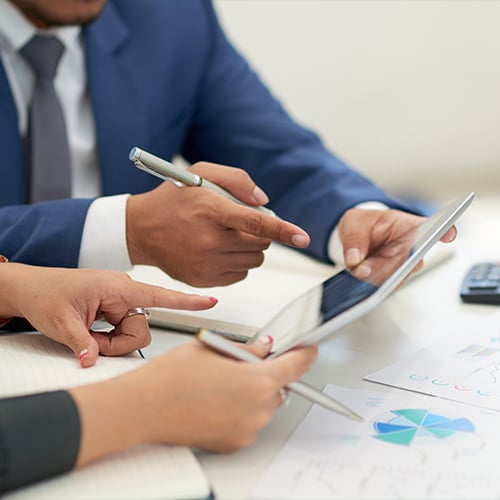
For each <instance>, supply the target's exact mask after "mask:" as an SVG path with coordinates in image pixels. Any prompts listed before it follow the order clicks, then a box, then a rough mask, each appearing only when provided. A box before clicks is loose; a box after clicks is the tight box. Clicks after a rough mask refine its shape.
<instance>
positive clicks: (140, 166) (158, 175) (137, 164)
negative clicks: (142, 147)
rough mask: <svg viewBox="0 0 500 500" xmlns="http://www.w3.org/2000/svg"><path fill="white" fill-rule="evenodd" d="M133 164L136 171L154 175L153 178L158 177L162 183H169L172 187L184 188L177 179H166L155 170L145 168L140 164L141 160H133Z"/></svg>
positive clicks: (165, 176) (166, 177)
mask: <svg viewBox="0 0 500 500" xmlns="http://www.w3.org/2000/svg"><path fill="white" fill-rule="evenodd" d="M133 162H134V164H135V166H136V167H137V168H138V169H140V170H143V171H144V172H147V173H148V174H151V175H154V176H155V177H158V178H160V179H161V180H163V181H169V182H171V183H172V184H173V185H174V186H176V187H178V188H182V187H185V186H186V185H185V184H184V183H183V182H181V181H178V180H177V179H173V178H172V177H168V176H167V175H162V174H160V173H158V172H156V171H155V170H153V169H151V168H149V167H147V166H146V165H144V163H142V161H141V160H133Z"/></svg>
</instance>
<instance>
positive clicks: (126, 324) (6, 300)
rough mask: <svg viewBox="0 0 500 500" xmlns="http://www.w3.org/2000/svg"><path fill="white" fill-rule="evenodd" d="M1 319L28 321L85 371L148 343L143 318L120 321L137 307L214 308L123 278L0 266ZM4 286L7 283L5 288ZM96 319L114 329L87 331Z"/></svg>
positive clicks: (203, 299)
mask: <svg viewBox="0 0 500 500" xmlns="http://www.w3.org/2000/svg"><path fill="white" fill-rule="evenodd" d="M0 273H1V274H0V284H2V285H4V286H3V287H2V288H1V290H2V291H1V292H0V293H1V295H2V306H0V307H2V309H1V311H0V316H2V315H5V316H20V317H24V318H26V319H27V320H28V321H29V322H30V323H31V324H32V325H33V327H34V328H36V329H37V330H39V331H40V332H41V333H43V334H44V335H46V336H47V337H50V338H51V339H53V340H56V341H57V342H60V343H61V344H64V345H66V346H68V347H69V348H70V349H71V350H72V351H73V352H74V353H75V356H76V357H77V358H79V360H80V364H81V365H82V366H83V367H89V366H93V365H94V364H95V362H96V359H97V356H98V355H99V354H104V355H107V356H118V355H121V354H126V353H129V352H132V351H134V350H136V349H140V348H142V347H145V346H147V345H148V344H149V343H150V341H151V335H150V332H149V326H148V323H147V321H146V319H145V317H144V316H143V315H135V316H130V317H127V318H125V319H124V317H125V315H126V314H127V311H128V310H129V309H132V308H138V307H167V308H171V309H188V310H200V309H209V308H210V307H213V306H214V305H215V304H216V303H217V300H216V299H214V298H213V297H207V296H200V295H189V294H184V293H180V292H175V291H172V290H167V289H165V288H161V287H158V286H152V285H147V284H145V283H139V282H137V281H133V280H132V279H131V278H130V277H129V276H128V275H127V274H125V273H121V272H115V271H101V270H91V269H58V268H57V269H56V268H42V267H34V266H26V265H22V264H14V263H8V264H2V268H1V269H0ZM4 282H5V283H4ZM96 319H105V320H106V321H108V322H109V323H110V324H111V325H114V329H113V330H111V331H110V332H108V333H99V332H94V331H92V330H91V325H92V323H93V322H94V321H95V320H96Z"/></svg>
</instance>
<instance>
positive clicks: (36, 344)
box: [0, 333, 144, 397]
mask: <svg viewBox="0 0 500 500" xmlns="http://www.w3.org/2000/svg"><path fill="white" fill-rule="evenodd" d="M0 360H1V361H0V380H1V382H0V396H2V397H6V396H15V395H21V394H27V393H32V392H41V391H46V390H55V389H63V388H67V387H73V386H76V385H82V384H88V383H93V382H97V381H99V380H104V379H107V378H110V377H113V376H115V375H119V374H120V373H124V372H126V371H129V370H132V369H133V368H136V367H138V366H140V365H142V364H143V363H144V360H143V359H142V358H140V357H139V355H138V354H130V355H128V356H120V357H104V356H100V357H99V358H98V359H97V362H96V364H95V366H93V367H92V368H81V367H80V366H79V364H78V360H77V359H75V357H74V355H73V353H72V351H70V350H69V348H67V347H66V346H63V345H62V344H59V343H57V342H54V341H53V340H51V339H49V338H47V337H44V336H43V335H40V334H38V333H23V334H15V335H2V336H0Z"/></svg>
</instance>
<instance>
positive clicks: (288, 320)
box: [251, 193, 474, 355]
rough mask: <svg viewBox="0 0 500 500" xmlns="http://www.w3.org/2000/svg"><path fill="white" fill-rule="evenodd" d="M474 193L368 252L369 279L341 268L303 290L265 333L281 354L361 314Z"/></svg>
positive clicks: (412, 265)
mask: <svg viewBox="0 0 500 500" xmlns="http://www.w3.org/2000/svg"><path fill="white" fill-rule="evenodd" d="M473 197H474V193H470V194H468V195H467V196H466V197H464V198H461V199H460V200H457V201H455V202H453V203H451V204H449V205H447V206H446V207H444V208H443V209H441V210H439V211H438V212H437V213H435V214H434V215H432V216H430V217H428V218H425V219H423V220H422V223H421V224H419V225H415V226H413V227H411V228H409V229H408V230H406V231H404V232H402V234H401V235H400V236H399V237H398V238H396V239H394V240H392V241H391V242H390V243H388V244H386V245H383V246H381V247H380V248H378V249H376V250H375V251H374V252H372V253H371V254H370V256H369V258H370V265H371V268H372V272H371V274H370V276H369V277H368V278H366V279H359V278H358V277H356V269H354V270H352V271H347V270H342V271H340V272H339V273H338V274H335V275H334V276H332V277H330V278H328V279H327V280H325V281H324V282H323V283H322V284H320V285H318V286H316V287H314V288H313V289H311V290H308V291H307V292H305V293H304V294H303V295H302V296H301V297H299V298H298V299H296V300H294V301H293V302H292V303H290V304H289V305H288V306H286V307H285V308H284V309H283V310H282V311H281V312H280V313H279V314H278V315H277V316H276V317H275V318H273V319H272V320H271V321H270V322H269V323H268V324H267V325H265V326H264V327H263V328H262V329H261V330H260V331H259V332H258V334H257V335H256V336H255V337H254V338H253V339H251V341H253V340H255V339H256V338H258V337H261V336H263V335H271V336H272V337H273V339H274V354H273V355H277V354H279V353H281V352H283V351H285V350H287V349H289V348H291V347H294V346H296V345H299V344H312V343H315V342H318V341H320V340H323V339H324V338H326V337H327V336H329V335H330V334H331V333H333V332H334V331H336V330H338V329H339V328H340V327H342V326H345V325H346V324H348V323H350V322H351V321H353V320H355V319H357V318H359V317H361V316H362V315H364V314H365V313H366V312H368V311H369V310H371V309H373V307H375V306H376V305H377V304H379V303H380V302H381V301H383V300H384V299H385V298H386V297H387V296H388V295H390V293H392V292H393V291H394V290H395V289H396V288H397V287H398V286H400V285H401V284H402V283H403V281H404V280H405V278H406V277H407V276H408V275H409V274H410V273H411V271H412V270H413V269H414V268H415V266H416V265H417V264H418V263H419V262H420V261H421V260H422V258H423V257H424V255H425V253H426V252H427V251H428V250H429V249H430V248H431V247H432V246H433V245H434V244H435V243H436V242H438V241H439V239H440V238H441V237H442V236H443V235H444V234H445V233H446V231H447V230H448V229H449V228H450V227H451V226H452V225H453V224H454V222H455V221H456V220H457V219H458V217H460V215H461V214H462V213H463V212H464V211H465V209H466V208H467V207H468V206H469V205H470V203H471V202H472V199H473Z"/></svg>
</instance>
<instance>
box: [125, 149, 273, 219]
mask: <svg viewBox="0 0 500 500" xmlns="http://www.w3.org/2000/svg"><path fill="white" fill-rule="evenodd" d="M129 159H130V160H132V161H133V162H134V164H135V166H136V167H137V168H139V169H141V170H144V172H147V173H148V174H151V175H154V176H156V177H159V178H160V179H162V180H164V181H172V182H173V183H174V184H175V185H176V186H177V187H182V186H201V187H204V188H207V189H211V190H212V191H215V192H217V193H219V194H221V195H222V196H225V197H226V198H228V199H230V200H232V201H234V202H235V203H238V204H239V205H243V206H245V207H248V208H253V209H255V210H258V211H259V212H262V213H263V214H266V215H271V216H273V217H276V214H275V213H274V212H273V211H272V210H270V209H269V208H265V207H253V206H251V205H247V204H246V203H244V202H242V201H241V200H239V199H238V198H236V197H235V196H233V195H232V194H231V193H230V192H229V191H226V190H225V189H224V188H222V187H220V186H218V185H217V184H214V183H213V182H210V181H207V180H206V179H203V178H202V177H200V176H199V175H196V174H193V173H192V172H190V171H189V170H187V169H185V168H182V167H180V166H179V165H175V164H174V163H170V162H168V161H166V160H163V159H162V158H159V157H158V156H155V155H153V154H151V153H148V152H147V151H144V150H143V149H140V148H137V147H135V148H132V149H131V150H130V153H129Z"/></svg>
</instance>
